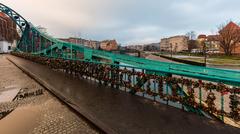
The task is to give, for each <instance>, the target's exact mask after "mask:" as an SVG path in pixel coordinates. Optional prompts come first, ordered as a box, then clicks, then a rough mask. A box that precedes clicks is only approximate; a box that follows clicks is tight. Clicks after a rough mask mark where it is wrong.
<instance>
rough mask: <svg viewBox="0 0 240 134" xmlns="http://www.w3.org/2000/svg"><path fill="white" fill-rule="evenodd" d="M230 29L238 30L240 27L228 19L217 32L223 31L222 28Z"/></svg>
mask: <svg viewBox="0 0 240 134" xmlns="http://www.w3.org/2000/svg"><path fill="white" fill-rule="evenodd" d="M230 29H234V30H240V27H239V26H238V25H237V24H236V23H234V22H232V21H230V22H229V23H228V24H227V25H226V26H225V27H223V28H222V29H221V30H220V31H219V32H221V31H224V30H230Z"/></svg>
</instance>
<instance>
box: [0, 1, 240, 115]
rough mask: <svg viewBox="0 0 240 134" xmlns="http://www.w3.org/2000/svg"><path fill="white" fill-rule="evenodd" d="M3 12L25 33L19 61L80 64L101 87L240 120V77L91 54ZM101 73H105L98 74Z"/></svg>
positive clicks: (98, 52)
mask: <svg viewBox="0 0 240 134" xmlns="http://www.w3.org/2000/svg"><path fill="white" fill-rule="evenodd" d="M0 11H1V12H3V13H5V14H6V15H8V16H9V17H10V18H11V19H12V20H13V21H14V22H15V23H16V24H17V26H18V27H19V28H20V30H21V39H20V40H19V41H18V44H17V50H16V52H17V53H15V55H18V56H20V57H25V58H26V56H28V57H27V59H31V60H35V61H37V60H36V59H40V58H41V57H45V58H48V59H50V61H51V63H52V64H53V63H54V62H56V61H59V62H60V59H61V60H64V61H70V63H68V66H72V65H76V64H79V66H82V67H85V70H81V69H80V70H77V69H76V68H75V71H76V70H77V71H78V72H80V73H81V71H82V72H84V71H86V70H87V71H88V72H90V73H86V72H84V73H83V75H84V76H86V77H93V78H94V79H96V80H97V81H98V82H99V83H109V84H110V85H111V86H112V87H116V88H120V89H124V90H125V91H128V92H130V93H132V94H137V95H140V96H145V97H146V96H147V98H152V99H153V100H154V101H157V100H161V99H162V100H164V101H166V102H167V103H168V101H174V102H176V101H177V102H181V103H182V104H183V105H182V107H185V109H187V111H195V112H197V113H199V114H201V115H206V114H207V115H208V114H210V115H214V116H216V117H220V118H221V119H222V120H223V117H229V118H231V119H239V108H238V105H239V100H238V98H237V96H238V94H239V93H240V91H239V90H240V89H239V87H240V71H231V70H223V69H216V68H209V67H199V66H191V65H184V64H176V63H168V62H161V61H154V60H149V59H144V58H139V57H134V56H129V55H124V54H116V53H111V52H108V51H102V50H96V49H91V48H88V47H85V46H84V45H79V44H74V43H69V42H65V41H62V40H59V39H56V38H54V37H52V36H49V35H46V34H45V33H42V32H40V31H39V30H38V29H37V28H36V27H34V25H33V24H31V23H30V22H28V21H27V20H26V19H24V18H23V17H22V16H21V15H20V14H18V13H17V12H15V11H14V10H13V9H11V8H9V7H7V6H5V5H4V4H0ZM99 59H104V60H99ZM103 61H106V62H103ZM62 63H63V64H64V62H62ZM65 65H66V64H65ZM53 66H54V65H53ZM56 69H62V68H58V67H57V68H56ZM96 69H97V70H103V72H101V71H99V72H96V71H94V70H96ZM73 70H74V69H73ZM101 75H102V77H100V76H101ZM106 85H108V84H106ZM203 89H205V90H206V93H208V96H207V100H203V98H202V96H203V95H202V94H203V92H204V91H202V90H203ZM163 90H164V91H163ZM194 90H197V91H198V97H197V98H196V95H195V96H194ZM213 91H216V92H217V93H219V94H220V96H221V100H219V102H221V106H220V108H215V103H214V101H215V100H216V97H215V96H214V94H213ZM214 93H215V92H214ZM228 93H230V100H231V104H226V103H225V102H224V99H226V97H225V96H224V95H225V94H228ZM194 98H195V99H194ZM226 105H231V106H230V107H231V108H230V109H231V110H232V111H229V112H226V111H224V109H225V108H226ZM232 106H233V107H232Z"/></svg>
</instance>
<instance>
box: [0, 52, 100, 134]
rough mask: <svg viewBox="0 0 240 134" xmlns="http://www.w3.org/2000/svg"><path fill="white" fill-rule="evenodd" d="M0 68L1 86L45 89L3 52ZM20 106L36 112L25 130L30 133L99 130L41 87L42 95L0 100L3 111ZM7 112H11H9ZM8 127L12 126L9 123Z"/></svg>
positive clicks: (91, 132)
mask: <svg viewBox="0 0 240 134" xmlns="http://www.w3.org/2000/svg"><path fill="white" fill-rule="evenodd" d="M0 70H1V71H0V90H1V89H3V88H4V87H7V86H11V85H15V86H18V87H20V88H22V89H24V90H25V91H26V92H30V91H32V90H33V91H34V90H37V89H44V88H43V87H41V86H40V85H39V84H38V83H36V82H35V81H34V80H32V79H31V78H29V77H28V76H27V75H25V74H24V73H23V72H22V71H21V70H19V69H18V68H17V67H15V66H14V65H13V64H12V63H11V62H9V61H8V60H7V59H6V58H5V57H4V55H0ZM23 107H30V109H31V108H35V109H37V110H36V111H37V112H38V114H37V117H35V118H36V121H37V123H36V124H37V125H34V126H33V127H32V128H31V129H28V130H27V132H28V133H29V134H32V133H33V134H50V133H51V134H78V133H81V134H95V133H100V132H99V131H98V130H97V129H96V128H94V127H92V126H91V125H89V123H88V122H87V121H85V119H82V118H81V117H80V116H78V115H77V114H76V113H74V112H73V111H71V109H69V108H68V107H67V106H66V105H64V104H63V103H62V102H60V101H59V100H58V99H57V98H55V97H54V96H53V95H52V94H50V93H49V92H48V91H46V90H45V91H43V94H42V95H38V96H30V97H26V98H24V99H19V100H15V101H13V102H6V103H0V109H1V110H2V111H4V110H14V109H20V108H23ZM26 114H27V113H26ZM7 116H11V113H10V114H8V115H7ZM19 116H21V115H19ZM5 118H6V117H5ZM3 120H4V118H3V119H2V120H0V123H1V121H2V122H3ZM5 120H7V119H5ZM36 121H35V122H36ZM24 125H28V124H24ZM8 129H12V128H11V126H9V128H8ZM0 132H1V127H0ZM25 132H26V131H25Z"/></svg>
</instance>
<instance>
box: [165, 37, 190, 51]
mask: <svg viewBox="0 0 240 134" xmlns="http://www.w3.org/2000/svg"><path fill="white" fill-rule="evenodd" d="M160 50H161V51H167V52H181V51H187V50H188V37H187V36H184V35H179V36H173V37H169V38H163V39H161V42H160Z"/></svg>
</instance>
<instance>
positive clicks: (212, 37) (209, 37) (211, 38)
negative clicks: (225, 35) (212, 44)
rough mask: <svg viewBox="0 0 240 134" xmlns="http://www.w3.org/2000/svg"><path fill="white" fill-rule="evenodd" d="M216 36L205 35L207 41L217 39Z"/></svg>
mask: <svg viewBox="0 0 240 134" xmlns="http://www.w3.org/2000/svg"><path fill="white" fill-rule="evenodd" d="M218 38H219V36H218V35H208V36H207V40H208V41H218V40H219V39H218Z"/></svg>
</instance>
